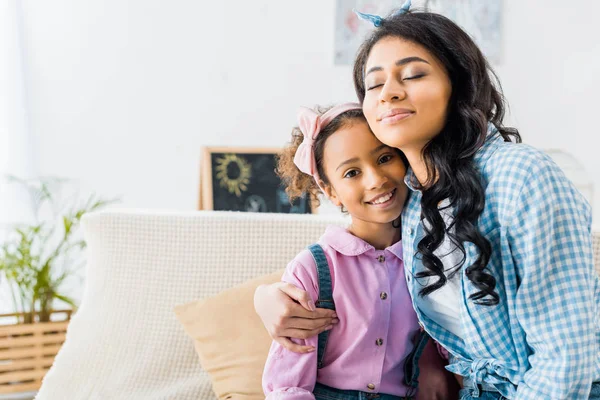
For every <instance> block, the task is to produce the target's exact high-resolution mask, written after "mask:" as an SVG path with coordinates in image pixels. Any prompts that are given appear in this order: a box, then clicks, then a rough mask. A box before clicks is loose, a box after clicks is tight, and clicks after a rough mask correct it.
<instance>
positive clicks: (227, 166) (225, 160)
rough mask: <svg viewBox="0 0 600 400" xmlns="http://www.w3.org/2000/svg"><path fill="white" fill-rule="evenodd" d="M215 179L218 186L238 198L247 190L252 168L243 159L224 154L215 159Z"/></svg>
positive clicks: (234, 155)
mask: <svg viewBox="0 0 600 400" xmlns="http://www.w3.org/2000/svg"><path fill="white" fill-rule="evenodd" d="M215 169H216V171H217V179H218V180H219V185H220V186H221V187H223V188H226V189H227V190H228V191H229V193H232V194H234V193H235V195H236V196H237V197H240V196H241V195H242V193H243V192H245V191H246V190H248V184H249V183H250V178H251V177H252V167H251V165H250V164H249V163H248V161H246V160H245V159H244V158H243V157H240V156H238V155H236V154H225V155H224V156H223V157H220V158H218V159H217V166H216V168H215Z"/></svg>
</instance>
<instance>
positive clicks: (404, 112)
mask: <svg viewBox="0 0 600 400" xmlns="http://www.w3.org/2000/svg"><path fill="white" fill-rule="evenodd" d="M413 114H414V111H411V110H408V109H406V108H395V109H393V110H390V111H386V112H384V113H382V114H380V116H379V121H380V122H381V123H383V124H394V123H396V122H399V121H402V120H405V119H406V118H408V117H410V116H411V115H413Z"/></svg>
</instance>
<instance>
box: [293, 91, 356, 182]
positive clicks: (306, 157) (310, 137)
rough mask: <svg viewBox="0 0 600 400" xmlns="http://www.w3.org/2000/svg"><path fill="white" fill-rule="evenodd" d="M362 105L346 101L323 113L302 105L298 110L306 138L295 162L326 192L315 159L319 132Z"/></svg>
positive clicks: (299, 120)
mask: <svg viewBox="0 0 600 400" xmlns="http://www.w3.org/2000/svg"><path fill="white" fill-rule="evenodd" d="M361 109H362V107H361V105H360V104H358V103H344V104H340V105H338V106H335V107H333V108H332V109H330V110H329V111H327V112H326V113H325V114H323V115H319V114H317V113H316V112H314V111H313V110H311V109H310V108H306V107H301V108H300V109H299V110H298V126H299V127H300V131H302V135H304V140H303V141H302V143H301V144H300V146H299V147H298V150H296V155H295V156H294V164H296V166H297V167H298V169H299V170H300V171H302V172H304V173H305V174H308V175H311V176H312V177H313V178H314V179H315V182H316V183H317V186H319V189H321V191H322V192H323V194H325V190H323V187H321V184H320V183H319V181H320V179H321V178H320V177H319V173H318V172H317V161H316V160H315V151H314V143H315V140H316V139H317V136H319V133H320V132H321V130H322V129H323V128H325V127H326V126H327V125H328V124H329V123H330V122H331V121H333V119H334V118H335V117H337V116H338V115H340V114H342V113H345V112H346V111H350V110H361Z"/></svg>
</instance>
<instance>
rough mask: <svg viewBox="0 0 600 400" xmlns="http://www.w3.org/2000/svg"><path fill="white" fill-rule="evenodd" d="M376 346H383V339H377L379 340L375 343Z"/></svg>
mask: <svg viewBox="0 0 600 400" xmlns="http://www.w3.org/2000/svg"><path fill="white" fill-rule="evenodd" d="M375 344H376V345H377V346H381V345H382V344H383V339H381V338H379V339H377V340H376V341H375Z"/></svg>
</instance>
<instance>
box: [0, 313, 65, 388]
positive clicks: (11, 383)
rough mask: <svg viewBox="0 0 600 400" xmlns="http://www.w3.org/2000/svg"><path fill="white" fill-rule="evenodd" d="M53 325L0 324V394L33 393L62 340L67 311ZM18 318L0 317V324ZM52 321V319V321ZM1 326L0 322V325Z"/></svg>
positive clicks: (12, 316)
mask: <svg viewBox="0 0 600 400" xmlns="http://www.w3.org/2000/svg"><path fill="white" fill-rule="evenodd" d="M57 313H60V314H64V315H65V318H63V320H61V321H57V322H54V321H53V322H36V323H33V324H16V325H15V324H13V325H1V324H0V394H6V393H19V392H31V391H36V390H38V389H39V388H40V386H41V384H42V378H43V377H44V375H46V372H48V369H49V368H50V366H51V365H52V362H53V361H54V357H55V356H56V353H58V350H59V349H60V347H61V346H62V343H63V342H64V341H65V335H66V332H67V325H68V324H69V319H70V317H71V310H67V311H53V312H52V315H55V314H57ZM16 317H18V315H17V314H4V315H0V321H2V320H7V319H11V320H14V319H16ZM53 319H55V318H53ZM0 323H1V322H0Z"/></svg>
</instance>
